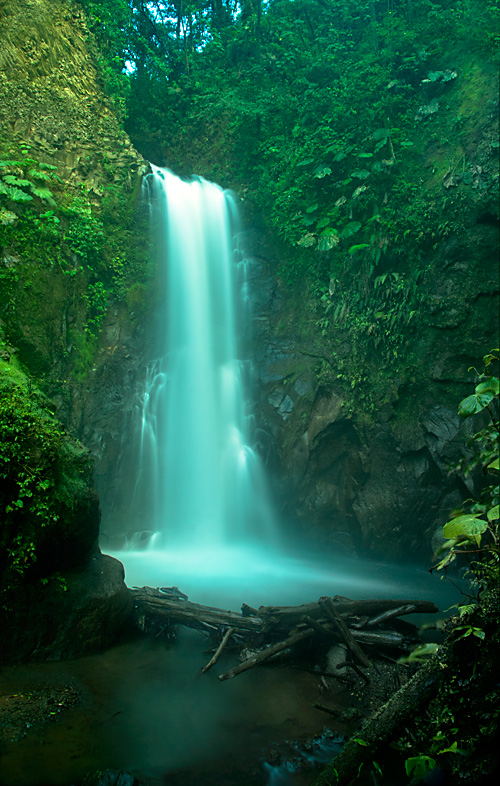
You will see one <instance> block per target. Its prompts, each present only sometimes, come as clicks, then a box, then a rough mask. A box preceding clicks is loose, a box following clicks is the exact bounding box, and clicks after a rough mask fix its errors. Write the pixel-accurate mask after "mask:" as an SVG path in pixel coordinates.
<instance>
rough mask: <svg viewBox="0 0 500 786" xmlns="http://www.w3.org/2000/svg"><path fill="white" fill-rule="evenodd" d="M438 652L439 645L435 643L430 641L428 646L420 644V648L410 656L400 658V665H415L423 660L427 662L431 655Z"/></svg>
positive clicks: (414, 650) (416, 648)
mask: <svg viewBox="0 0 500 786" xmlns="http://www.w3.org/2000/svg"><path fill="white" fill-rule="evenodd" d="M437 650H438V645H437V644H436V642H435V641H429V642H427V644H420V645H419V646H418V647H415V649H413V650H412V651H411V652H410V654H409V655H405V656H403V657H402V658H398V663H415V662H418V661H421V660H425V659H426V658H429V657H430V656H431V655H434V654H435V653H436V652H437Z"/></svg>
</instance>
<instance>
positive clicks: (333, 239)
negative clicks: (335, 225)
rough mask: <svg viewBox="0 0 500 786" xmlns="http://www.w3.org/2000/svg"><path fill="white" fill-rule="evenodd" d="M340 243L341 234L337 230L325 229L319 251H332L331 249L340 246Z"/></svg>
mask: <svg viewBox="0 0 500 786" xmlns="http://www.w3.org/2000/svg"><path fill="white" fill-rule="evenodd" d="M339 242H340V238H339V234H338V232H337V230H336V229H331V228H328V229H324V230H323V232H322V233H321V235H320V239H319V243H318V250H319V251H330V249H332V248H334V247H335V246H338V244H339Z"/></svg>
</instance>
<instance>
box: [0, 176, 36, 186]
mask: <svg viewBox="0 0 500 786" xmlns="http://www.w3.org/2000/svg"><path fill="white" fill-rule="evenodd" d="M3 179H4V180H5V182H6V183H9V185H11V186H31V185H33V184H32V182H31V180H24V179H23V178H22V177H16V176H15V175H4V177H3Z"/></svg>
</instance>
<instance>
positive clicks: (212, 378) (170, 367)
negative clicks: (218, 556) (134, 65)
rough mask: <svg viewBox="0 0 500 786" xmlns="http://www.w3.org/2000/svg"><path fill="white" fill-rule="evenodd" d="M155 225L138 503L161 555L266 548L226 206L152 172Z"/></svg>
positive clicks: (241, 265)
mask: <svg viewBox="0 0 500 786" xmlns="http://www.w3.org/2000/svg"><path fill="white" fill-rule="evenodd" d="M146 190H147V194H148V199H149V200H150V213H151V215H152V217H153V221H154V223H155V224H156V225H157V226H158V227H159V230H158V231H159V237H158V247H159V249H160V254H161V261H160V271H161V272H160V281H161V282H162V283H161V284H160V283H159V285H158V286H159V287H161V307H160V314H159V319H158V334H159V335H158V340H157V346H158V353H157V354H158V357H157V358H156V359H155V360H154V362H152V363H151V365H150V367H149V369H148V373H147V379H146V385H145V390H144V395H143V403H142V413H141V433H140V447H139V470H138V473H137V481H136V491H135V496H136V503H135V506H134V507H137V499H140V504H141V507H142V508H143V509H142V518H143V520H149V522H150V525H149V527H148V528H149V529H150V530H152V531H155V532H156V533H160V535H159V536H156V537H155V538H154V540H153V543H154V545H155V547H157V546H160V545H161V548H170V547H174V548H182V549H189V548H190V547H192V548H196V549H199V548H203V547H209V546H210V547H211V548H218V547H221V548H222V547H228V546H241V545H244V544H257V543H260V544H266V543H269V544H270V543H271V542H272V541H273V539H274V537H275V522H274V516H273V513H272V506H271V504H270V502H269V498H268V492H267V486H266V481H265V477H264V474H263V469H262V466H261V462H260V459H259V457H258V456H257V455H256V453H255V452H254V450H253V449H252V447H251V446H250V442H251V434H250V428H249V427H250V422H251V417H250V413H249V411H248V401H247V395H248V394H247V387H248V385H246V384H245V383H246V378H247V377H248V365H249V364H248V361H247V362H245V361H244V359H243V358H242V357H241V347H242V346H243V336H244V333H245V330H248V322H249V317H250V312H249V308H250V303H249V297H248V290H247V283H246V267H247V264H248V263H247V262H246V261H245V259H244V258H242V255H241V254H238V253H237V248H236V244H237V229H238V227H237V218H238V217H237V208H236V204H235V202H234V199H233V197H232V196H231V194H229V193H228V192H226V191H223V190H222V189H221V188H220V187H219V186H217V185H214V184H213V183H209V182H207V181H205V180H203V179H201V178H197V179H194V180H192V181H190V182H186V181H184V180H181V179H180V178H178V177H176V176H175V175H173V174H172V173H171V172H169V171H168V170H166V169H160V168H158V167H155V166H152V174H151V175H149V176H148V178H147V188H146Z"/></svg>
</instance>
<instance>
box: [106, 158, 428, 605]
mask: <svg viewBox="0 0 500 786" xmlns="http://www.w3.org/2000/svg"><path fill="white" fill-rule="evenodd" d="M145 190H146V192H147V198H148V200H149V206H150V212H151V217H152V219H153V224H154V225H155V226H156V227H159V235H158V237H157V240H158V248H159V250H160V255H161V257H162V263H161V265H160V268H161V270H162V271H163V272H162V273H161V274H160V276H159V283H158V297H159V300H160V303H161V307H160V309H159V319H158V331H157V332H158V337H157V340H156V342H155V344H154V349H152V351H151V357H155V358H156V359H155V360H154V361H153V362H152V363H151V364H150V366H149V368H148V373H147V379H146V384H145V389H144V392H143V397H142V404H141V407H140V410H139V411H138V421H139V423H138V425H139V434H138V440H137V449H136V450H135V453H136V455H137V456H138V465H137V468H136V469H135V471H134V483H133V484H132V483H131V484H130V485H131V489H130V491H131V493H132V495H133V499H132V501H131V503H130V506H129V508H130V509H129V516H130V519H129V527H130V528H133V527H135V529H136V530H140V529H141V528H143V529H147V530H149V531H150V532H151V531H153V532H155V535H154V536H153V538H152V539H150V540H149V547H148V548H144V540H143V539H141V537H138V538H137V539H136V540H134V539H133V540H132V542H130V543H129V548H128V549H127V550H124V551H120V552H118V553H117V556H118V557H119V559H121V560H122V562H123V563H124V566H125V570H126V580H127V584H129V586H143V585H144V584H147V585H149V586H153V587H154V586H162V585H166V584H170V585H171V584H173V583H177V585H178V586H179V587H181V588H182V590H183V591H184V592H187V593H188V594H189V595H190V597H193V595H194V597H195V598H196V600H197V601H198V602H205V603H207V602H208V603H211V604H215V605H217V604H218V605H224V606H226V607H231V608H239V605H240V604H241V600H242V599H244V600H245V602H246V603H249V604H251V605H254V606H258V605H259V604H260V603H269V600H270V598H273V601H274V603H302V602H304V599H311V598H314V597H318V596H319V595H321V594H325V592H329V591H330V592H331V594H338V593H339V592H340V593H345V594H348V595H349V596H350V597H359V596H362V597H363V596H364V597H366V593H367V592H368V593H370V594H373V593H375V592H379V593H380V592H387V591H391V590H388V583H389V582H388V579H387V576H390V577H391V580H392V581H396V584H398V582H399V584H400V585H401V586H404V587H406V586H407V584H408V580H409V574H408V568H407V567H405V568H404V569H403V568H402V569H401V570H402V574H403V575H402V578H401V579H397V580H396V578H395V573H396V568H395V566H394V565H392V566H390V570H389V571H388V570H387V568H386V566H384V565H379V566H377V565H375V564H374V563H370V566H369V569H368V567H367V566H366V565H363V564H362V563H360V564H358V563H357V562H356V560H351V559H349V558H348V557H346V556H345V555H340V554H337V555H335V554H333V555H332V554H326V553H323V552H321V553H316V552H314V550H312V549H311V547H310V546H308V544H307V543H305V544H304V543H297V544H294V543H292V537H291V534H290V533H288V535H287V538H286V542H284V543H283V542H282V540H281V538H279V536H278V534H277V526H276V523H275V516H274V514H273V509H272V505H271V504H270V501H269V496H268V491H267V486H266V481H265V478H264V473H263V468H262V466H261V463H260V460H259V458H258V456H257V455H256V454H255V452H254V451H253V450H252V448H251V447H250V444H251V428H250V426H251V413H250V412H249V411H248V394H247V392H246V391H247V390H248V386H247V385H246V384H245V380H246V378H248V376H249V374H248V368H249V363H248V362H244V361H243V360H242V356H243V354H245V353H243V352H242V346H243V343H244V342H243V338H244V333H245V326H247V328H248V325H249V323H250V321H251V320H250V316H251V313H250V311H251V297H249V295H248V291H247V287H246V263H245V261H244V259H243V258H242V255H240V254H239V253H238V250H237V248H236V245H237V238H238V231H237V229H238V228H237V211H236V207H235V204H234V201H233V199H232V197H231V195H230V194H228V193H227V192H224V191H223V190H222V189H221V188H219V187H218V186H216V185H213V184H212V183H207V182H206V181H204V180H202V179H195V180H193V181H192V182H186V181H183V180H180V179H179V178H177V177H175V176H174V175H173V174H172V173H171V172H169V171H167V170H165V169H159V168H158V167H152V174H151V175H149V176H148V177H147V178H146V188H145ZM128 439H129V441H130V443H133V442H134V439H132V437H130V438H128ZM130 448H132V444H131V445H130ZM132 486H134V488H132ZM139 535H140V533H139ZM283 540H285V539H283ZM139 545H140V546H141V548H137V547H138V546H139ZM421 574H422V575H421ZM428 581H429V576H428V573H427V571H421V572H419V573H418V582H419V584H420V586H421V591H420V590H419V591H418V592H415V591H413V590H412V592H413V597H422V594H421V593H423V592H424V587H425V586H426V582H428ZM413 583H415V581H413ZM382 588H383V589H382ZM397 591H398V590H393V593H394V592H397ZM432 592H434V588H433V589H432ZM424 597H425V595H424Z"/></svg>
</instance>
